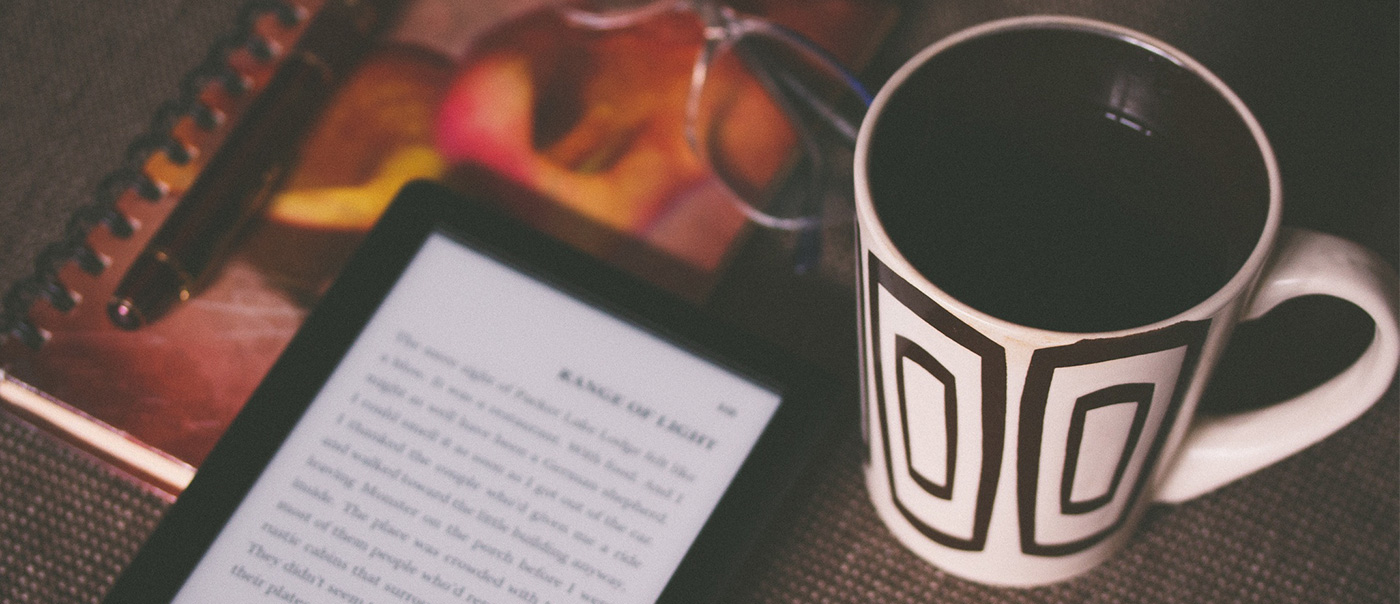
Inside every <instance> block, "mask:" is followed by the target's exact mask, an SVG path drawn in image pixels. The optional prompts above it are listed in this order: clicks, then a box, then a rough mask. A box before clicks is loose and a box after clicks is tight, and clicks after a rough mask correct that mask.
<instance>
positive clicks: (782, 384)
mask: <svg viewBox="0 0 1400 604" xmlns="http://www.w3.org/2000/svg"><path fill="white" fill-rule="evenodd" d="M434 232H444V233H446V234H449V235H450V236H452V237H453V238H454V239H457V240H459V241H462V242H464V243H466V244H468V245H469V246H471V247H473V248H475V249H478V250H480V251H483V252H485V253H487V254H488V255H491V256H494V257H496V258H497V259H498V260H502V261H504V262H505V263H507V264H509V265H511V266H513V267H514V268H517V269H518V270H521V271H522V272H524V273H526V274H528V275H530V276H533V277H535V278H537V279H539V280H541V281H543V282H545V283H547V284H549V285H551V286H553V287H555V288H556V289H558V290H560V291H563V292H565V293H567V294H570V295H572V296H573V297H575V298H578V299H580V300H582V301H584V302H585V303H588V304H590V305H592V306H594V307H597V308H600V309H602V310H604V311H607V312H609V313H611V314H614V315H616V316H618V317H620V318H623V319H624V320H628V321H630V322H632V323H633V324H636V325H639V326H641V327H643V328H644V329H646V330H648V331H651V332H652V333H654V334H656V335H658V336H661V337H662V338H664V339H666V340H668V341H671V342H673V343H675V344H677V345H679V346H681V347H682V348H684V349H686V350H689V351H691V352H692V353H694V354H696V355H698V356H701V357H703V358H707V359H709V360H711V361H713V362H716V363H717V364H719V365H722V366H725V367H727V368H730V369H731V370H733V371H735V372H736V373H738V374H740V375H743V376H745V377H747V378H749V379H751V380H753V381H755V382H758V383H760V384H763V385H765V386H767V387H770V388H772V389H773V390H775V391H776V392H778V393H779V395H780V396H781V398H782V402H781V404H780V405H779V408H778V410H777V411H776V412H775V414H774V416H773V418H772V419H771V420H770V421H769V424H768V426H767V427H766V429H765V430H764V432H763V434H762V436H761V437H760V438H759V440H758V442H757V444H756V445H755V446H754V448H753V450H752V451H751V452H750V454H749V456H748V458H747V459H746V460H745V461H744V463H743V465H742V466H741V467H740V469H739V472H738V474H737V476H736V477H735V479H734V480H733V481H732V482H731V483H730V485H729V488H728V489H727V490H726V491H725V494H724V495H723V497H722V498H721V499H720V502H719V504H718V505H717V506H716V508H715V510H714V512H713V513H712V514H711V516H710V518H709V519H708V520H707V521H706V523H705V525H704V527H703V528H702V529H701V531H700V534H699V536H698V537H697V538H696V540H695V541H694V543H692V545H691V547H690V549H689V550H688V551H687V553H686V554H685V556H684V558H683V559H682V561H681V564H680V567H679V568H678V569H677V570H676V572H675V573H674V574H673V575H672V577H671V579H670V581H669V582H668V583H667V586H666V588H665V590H664V591H663V592H662V594H661V596H660V599H659V600H658V602H667V603H671V602H703V601H709V600H711V599H713V598H714V597H715V596H716V595H718V594H719V593H720V591H721V590H722V589H723V586H724V585H725V584H726V583H727V582H728V580H729V579H730V578H731V576H732V574H733V573H734V571H736V570H737V569H738V567H739V564H740V563H741V561H742V560H743V557H744V554H745V553H746V552H747V550H748V549H749V548H750V547H751V546H752V544H753V541H754V540H755V539H756V537H757V535H758V534H759V532H760V531H759V529H760V528H761V526H762V525H763V524H764V523H765V522H766V521H767V519H768V518H769V517H771V516H772V514H773V512H774V511H775V510H776V509H777V507H778V505H779V503H780V502H781V499H782V497H783V495H784V494H785V492H786V491H787V490H788V488H789V487H790V486H791V485H792V483H793V482H794V481H795V479H796V478H797V476H798V474H799V473H800V471H801V469H802V467H803V466H804V465H805V462H806V460H807V459H808V458H809V457H810V456H811V454H812V453H813V449H814V447H815V446H816V445H817V444H818V442H819V441H821V440H822V439H823V437H824V436H825V435H826V434H827V432H828V431H829V430H830V428H831V425H832V424H833V423H834V417H835V401H834V398H833V395H834V393H836V392H838V391H839V389H838V388H837V387H836V385H835V383H834V382H833V381H832V380H831V378H830V377H829V376H827V375H825V374H824V373H823V372H821V371H820V370H817V369H815V368H813V367H811V366H808V365H805V364H803V363H802V362H800V361H798V360H797V359H794V358H792V356H791V355H790V354H786V353H783V352H781V351H779V350H778V349H777V348H775V347H772V346H770V345H768V344H766V343H764V342H762V341H760V340H759V339H757V338H756V337H752V336H747V335H743V334H741V333H739V332H738V331H737V330H736V329H734V328H732V327H729V326H726V325H723V324H721V323H720V322H719V320H717V319H715V318H713V317H708V316H706V315H704V314H703V313H702V312H700V311H698V310H697V309H696V308H694V307H693V306H691V305H688V304H685V303H683V302H681V301H679V300H678V299H676V298H675V297H673V296H671V295H669V294H667V293H665V292H663V291H661V290H659V289H657V288H655V287H653V286H650V285H649V284H647V283H644V282H642V281H640V280H638V279H636V278H634V277H632V276H630V275H627V274H624V273H623V272H621V271H619V270H616V269H614V268H613V267H611V266H608V265H605V264H603V263H602V262H600V261H598V260H597V259H595V258H593V257H590V256H588V255H586V254H583V253H581V252H579V251H577V250H575V249H573V248H570V247H568V246H566V245H564V244H562V243H560V242H559V241H557V240H554V239H551V238H549V237H547V236H544V235H542V234H540V233H539V232H537V231H535V230H533V229H532V228H530V227H528V226H526V225H524V224H522V223H519V222H517V221H515V220H514V219H512V218H508V217H506V216H505V215H504V214H501V213H499V212H498V211H496V210H494V209H493V208H491V207H490V206H489V204H487V203H485V202H482V201H478V200H473V199H468V198H466V197H463V196H460V195H459V194H457V193H454V192H452V191H449V190H447V189H445V188H443V187H441V186H439V185H435V184H431V183H426V182H418V183H411V184H409V185H408V186H407V187H405V188H404V189H403V190H402V191H401V192H400V193H399V195H398V196H397V197H396V199H395V201H394V202H393V204H392V205H391V206H390V207H389V209H388V210H387V211H386V212H385V214H384V216H383V218H381V220H380V221H379V223H378V224H377V225H376V226H375V227H374V229H373V230H372V231H371V232H370V234H369V235H368V236H367V237H366V239H365V240H364V242H363V243H362V245H361V246H360V248H359V249H358V250H357V251H356V253H355V255H354V256H353V257H352V258H351V260H350V261H349V262H348V263H347V265H346V266H345V268H344V269H343V270H342V272H341V274H340V277H339V278H337V280H336V282H335V284H334V285H332V287H331V288H330V290H329V291H328V292H327V294H326V295H325V297H324V298H323V299H322V301H321V303H320V304H319V305H318V306H317V307H316V308H315V310H314V311H313V312H312V313H311V314H310V316H308V318H307V319H306V322H305V323H304V324H303V326H302V327H301V329H300V330H299V331H298V332H297V335H296V336H295V337H294V338H293V339H292V341H291V342H290V343H289V344H288V346H287V348H286V350H285V351H284V352H283V353H282V355H281V357H280V358H279V359H278V361H277V363H276V364H275V365H274V366H273V368H272V369H271V370H270V371H269V373H268V374H267V375H266V377H265V378H264V379H263V381H262V383H261V384H260V385H259V387H258V388H257V390H256V391H254V393H253V395H252V396H251V398H250V399H249V401H248V403H247V405H245V407H244V408H243V410H242V411H241V412H240V413H239V415H238V417H237V418H236V419H235V420H234V422H233V423H232V424H231V425H230V427H229V429H228V430H227V432H226V433H225V435H224V436H223V438H221V439H220V440H219V442H218V444H217V445H216V446H215V447H214V449H213V451H212V452H211V453H210V455H209V456H208V458H207V459H206V460H205V462H204V463H203V465H202V466H201V467H200V469H199V471H198V473H197V474H196V475H195V477H194V480H193V481H191V483H190V485H189V487H188V488H187V489H186V490H185V491H184V493H182V494H181V496H180V497H179V499H178V500H177V501H176V502H175V504H174V505H173V506H172V507H171V508H170V510H169V512H168V513H167V514H166V515H165V517H164V518H163V519H162V520H161V522H160V524H159V525H158V526H157V527H156V530H155V531H154V533H152V535H151V537H150V538H149V540H148V541H147V542H146V544H145V545H144V546H143V547H142V548H141V550H140V551H139V552H138V554H137V556H136V557H135V558H134V559H133V560H132V562H131V564H130V565H128V566H127V568H126V569H125V571H124V572H123V573H122V574H121V575H120V576H119V577H118V580H117V582H116V584H115V585H114V586H113V589H112V590H111V592H110V593H109V594H108V596H107V598H106V599H105V600H104V601H105V602H107V603H109V604H118V603H126V602H142V603H150V602H168V601H170V600H171V599H172V598H173V597H174V595H175V594H176V593H177V592H178V591H179V589H180V587H181V586H182V585H183V584H184V582H185V581H186V580H187V578H188V577H189V575H190V573H191V572H192V571H193V570H194V567H195V565H196V564H197V563H198V562H199V560H200V558H202V557H203V555H204V553H205V552H206V551H207V550H208V548H209V547H210V545H211V544H212V543H213V541H214V539H215V537H217V536H218V534H219V531H220V530H221V529H222V527H223V525H224V524H225V523H226V522H227V521H228V519H229V518H230V517H231V515H232V514H233V512H234V510H235V509H236V508H237V507H238V506H239V505H240V504H241V502H242V500H243V498H244V496H245V495H246V494H247V492H248V490H249V489H250V488H251V487H252V485H253V483H254V481H255V480H256V479H257V478H258V476H259V474H261V472H262V471H263V469H264V468H265V467H266V466H267V464H268V463H269V461H270V460H271V459H272V456H273V455H274V454H275V453H276V451H277V450H278V448H279V447H280V445H281V443H282V441H283V440H284V439H286V437H287V436H288V434H289V433H290V432H291V430H292V428H293V427H294V425H295V423H296V421H297V420H298V419H299V418H300V417H301V415H302V414H303V412H304V411H305V410H306V408H307V406H308V405H309V404H310V403H311V401H312V399H313V398H314V397H315V396H316V395H317V393H318V392H319V391H320V390H321V388H322V386H323V384H324V383H325V382H326V380H327V379H329V377H330V375H331V373H332V371H333V370H334V369H335V368H336V366H337V365H339V363H340V362H341V359H342V357H343V356H344V355H345V353H346V352H347V351H348V350H349V348H350V346H351V344H353V343H354V341H355V340H356V338H358V337H359V334H360V332H361V330H362V329H363V328H364V326H365V325H366V323H367V322H368V321H369V319H370V318H371V316H372V315H373V314H374V312H375V310H376V309H377V308H378V307H379V306H380V304H381V303H382V302H383V300H384V297H385V296H386V295H387V293H388V292H389V290H390V289H391V288H392V287H393V285H394V284H395V283H396V282H397V280H398V277H399V275H400V274H401V273H402V272H403V270H404V268H405V267H406V266H407V264H408V263H409V262H410V261H411V260H412V258H413V256H414V255H415V254H416V252H417V250H418V249H419V247H420V246H421V244H422V243H423V241H424V240H425V239H426V238H427V237H428V236H429V235H431V234H432V233H434Z"/></svg>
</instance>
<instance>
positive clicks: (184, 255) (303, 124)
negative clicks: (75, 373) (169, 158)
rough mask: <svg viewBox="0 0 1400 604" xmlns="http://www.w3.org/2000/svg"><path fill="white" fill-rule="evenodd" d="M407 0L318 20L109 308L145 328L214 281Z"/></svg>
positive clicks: (354, 7) (351, 3)
mask: <svg viewBox="0 0 1400 604" xmlns="http://www.w3.org/2000/svg"><path fill="white" fill-rule="evenodd" d="M398 4H399V2H398V0H335V1H332V2H329V3H328V4H327V5H326V6H325V7H324V8H322V9H321V11H320V12H319V13H318V14H317V16H316V17H315V20H314V21H312V23H311V24H310V25H308V26H307V29H306V31H305V32H304V33H303V34H302V37H301V40H300V42H298V43H297V46H296V48H295V49H294V50H293V51H292V53H291V54H290V55H289V56H288V57H287V58H286V59H284V60H283V63H282V65H281V66H280V67H279V68H278V70H277V73H276V75H274V76H273V78H272V81H271V82H269V83H268V85H267V87H266V88H265V89H264V90H263V91H262V93H261V94H260V95H259V97H258V100H257V101H255V102H254V104H253V105H252V107H250V108H249V109H248V112H247V113H246V114H245V115H244V116H243V118H242V119H241V120H239V123H238V125H237V126H235V128H234V130H233V132H231V133H230V134H229V136H228V139H227V140H226V141H225V142H224V144H223V146H222V148H221V149H220V150H219V152H218V153H217V154H216V155H215V156H214V157H213V158H212V159H211V160H210V162H209V164H208V165H207V166H205V168H204V170H203V172H201V174H200V176H199V178H198V179H196V180H195V182H194V184H193V185H192V186H191V187H190V189H189V191H188V192H186V193H185V195H184V199H183V200H181V202H180V204H179V205H177V206H176V207H175V209H174V210H173V211H171V213H170V215H169V216H168V217H167V218H166V219H165V222H164V224H162V225H161V228H160V230H159V231H157V232H156V233H155V235H153V236H152V237H151V240H150V242H149V243H148V244H147V247H146V249H145V250H143V251H142V252H141V254H140V256H138V257H137V258H136V260H135V261H134V262H133V263H132V265H131V267H130V268H129V269H128V270H127V273H126V275H125V276H124V277H122V281H121V283H120V284H118V285H117V289H116V291H115V292H114V293H113V295H112V300H111V302H110V303H109V304H108V306H107V314H108V316H109V317H111V320H112V322H113V323H114V324H116V325H117V326H118V327H121V328H123V329H136V328H138V327H141V326H142V325H145V324H147V323H149V322H151V321H154V320H156V319H157V318H159V317H160V316H162V315H164V314H165V313H166V312H169V311H170V309H172V308H173V307H175V305H177V304H179V303H180V302H183V301H185V300H188V299H189V297H190V296H191V295H193V294H194V293H195V292H196V291H198V290H199V289H200V288H201V287H203V286H204V285H205V282H206V281H207V280H208V278H209V276H210V274H211V273H213V272H214V269H215V268H216V267H217V265H218V263H219V261H220V259H221V258H222V257H223V256H224V254H225V253H226V252H227V251H228V249H229V248H230V247H231V246H232V244H233V242H234V240H235V239H236V237H237V235H238V232H239V230H240V229H241V227H242V226H243V225H244V224H245V223H246V222H247V221H248V220H249V219H250V218H252V217H253V216H256V215H257V214H258V212H259V211H261V210H262V208H263V206H264V205H265V204H266V203H267V200H268V199H269V198H270V197H271V193H272V191H274V190H275V189H276V188H277V186H278V184H280V182H281V180H282V175H283V174H284V173H285V171H286V168H287V166H288V165H289V164H290V162H291V160H292V158H293V157H294V155H295V153H296V148H297V145H298V144H299V143H300V141H301V139H302V138H303V137H304V135H305V134H306V133H307V132H308V131H309V130H310V127H311V125H312V123H313V122H314V119H313V118H314V117H315V115H316V114H317V113H318V112H319V111H320V109H321V107H322V106H323V105H325V103H326V101H327V100H328V99H329V98H330V96H331V93H332V92H333V91H334V90H335V86H336V84H337V83H339V81H340V80H341V79H342V78H343V77H344V76H345V75H346V74H347V73H348V72H349V71H350V69H351V68H353V67H354V65H355V64H356V63H357V62H358V61H359V59H360V57H361V56H363V55H364V54H365V52H366V51H367V50H368V49H369V47H370V45H371V44H372V43H373V41H374V39H375V37H376V35H377V34H378V33H379V32H380V31H382V29H383V28H384V27H385V25H386V24H387V22H388V21H389V20H390V17H391V16H392V14H393V13H394V11H395V8H396V7H397V5H398Z"/></svg>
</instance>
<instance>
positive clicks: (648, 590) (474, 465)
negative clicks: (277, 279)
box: [175, 232, 781, 604]
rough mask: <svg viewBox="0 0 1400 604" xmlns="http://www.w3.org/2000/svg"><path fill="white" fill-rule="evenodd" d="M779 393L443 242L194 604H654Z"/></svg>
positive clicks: (218, 559)
mask: <svg viewBox="0 0 1400 604" xmlns="http://www.w3.org/2000/svg"><path fill="white" fill-rule="evenodd" d="M342 278H345V277H342ZM780 400H781V396H780V394H779V393H778V392H775V391H774V390H773V389H771V388H769V387H765V386H764V385H762V384H760V383H758V382H755V381H753V380H751V379H749V378H747V377H745V376H743V375H740V374H738V373H736V372H734V371H731V370H729V369H726V368H725V367H723V366H721V365H719V364H716V363H713V362H711V361H709V360H706V359H705V358H702V357H700V356H696V355H695V354H693V353H691V352H688V351H687V350H685V349H683V348H680V347H678V346H676V345H674V344H672V343H670V342H668V341H667V340H665V339H662V338H660V337H657V336H656V335H654V334H653V333H652V332H651V331H649V330H647V329H643V328H641V327H639V326H637V325H635V324H633V323H631V322H629V321H627V320H623V319H620V318H618V317H617V316H615V315H613V314H611V313H609V312H606V311H604V310H601V309H600V308H598V307H596V306H593V305H591V304H589V303H586V302H583V301H581V300H580V299H579V298H576V297H573V296H571V295H568V294H565V293H562V292H561V291H559V290H557V289H555V288H554V287H552V286H550V285H548V284H546V283H544V282H542V281H539V280H537V279H535V278H533V277H531V276H529V275H527V274H525V273H522V272H519V271H517V270H516V269H514V268H512V267H511V266H510V265H507V264H505V263H502V262H501V261H499V260H497V259H496V258H494V257H493V256H491V255H488V254H485V253H483V252H481V251H479V250H477V249H475V248H473V247H469V246H467V245H464V244H462V243H460V242H459V241H457V240H456V239H454V238H453V237H452V236H450V235H447V234H444V233H441V232H436V233H433V234H431V235H429V237H428V238H427V239H426V240H425V241H424V243H423V245H422V247H421V248H420V249H419V251H418V252H417V254H416V255H415V256H414V258H413V260H412V261H411V262H410V263H409V265H408V267H407V269H406V270H405V271H404V273H403V274H402V275H401V276H400V277H399V278H398V280H397V282H396V283H395V285H394V286H393V287H392V289H391V290H390V291H389V294H388V296H387V298H385V300H384V302H383V304H382V305H380V306H379V308H378V310H376V311H375V313H374V315H373V317H372V318H371V319H370V321H369V323H368V324H367V325H366V327H365V329H364V330H363V331H362V332H361V334H360V335H359V336H358V338H357V339H356V340H355V342H354V343H353V345H352V346H351V347H350V348H349V350H348V352H347V353H346V355H345V357H344V358H343V360H342V361H341V362H340V363H339V365H338V366H337V367H336V369H335V371H334V372H333V373H332V374H331V376H330V378H329V380H328V381H327V382H326V383H325V385H324V386H323V387H322V388H321V390H320V392H319V393H318V394H317V395H316V396H315V398H314V400H313V401H312V403H311V404H310V406H309V407H308V408H307V410H306V412H305V414H304V415H303V416H302V417H301V419H300V420H299V421H298V422H297V424H296V427H295V428H294V429H293V431H292V433H291V434H290V436H289V437H288V438H287V439H286V440H285V441H284V442H283V443H282V445H281V446H280V448H279V449H278V450H277V453H276V454H275V455H274V457H273V459H272V461H271V463H270V464H269V465H268V467H267V469H266V470H265V471H264V472H263V473H262V474H261V476H260V477H259V478H258V479H257V481H256V483H255V484H254V485H253V487H252V489H251V490H250V491H249V492H248V494H247V496H246V498H245V499H244V500H243V502H242V503H241V504H240V505H239V507H238V508H237V510H236V511H235V512H234V514H233V516H232V517H231V518H230V520H229V522H228V523H227V524H226V525H225V526H224V527H223V528H222V530H221V531H220V532H219V534H218V537H217V538H216V539H215V541H214V543H213V545H212V547H210V549H209V550H208V552H207V553H206V554H205V556H204V557H203V558H202V559H201V560H200V561H199V563H198V564H197V566H196V568H195V570H194V573H193V574H192V575H191V576H190V577H189V580H188V581H187V582H186V583H185V585H184V586H183V588H182V589H181V590H180V591H179V594H178V596H177V597H176V600H175V601H177V602H190V603H192V602H198V603H203V602H214V601H239V602H267V603H274V602H292V603H297V602H305V603H322V602H349V603H365V604H368V603H371V602H373V603H384V602H411V603H424V602H491V603H508V602H529V603H535V604H544V603H546V602H555V603H558V602H565V601H568V602H599V603H601V602H608V603H622V602H651V601H654V600H655V599H656V598H657V596H658V595H659V594H660V593H661V591H662V590H663V588H664V587H665V586H666V584H667V581H668V580H669V578H670V577H671V575H672V573H673V572H675V569H676V568H677V566H678V565H679V564H680V562H681V560H682V558H683V557H684V556H685V554H686V551H687V550H688V549H689V547H690V544H691V542H692V541H693V540H694V539H695V537H696V535H697V534H698V533H699V532H700V529H701V527H702V526H703V525H704V523H705V521H706V519H707V518H708V517H709V515H710V513H711V511H712V510H713V508H714V506H715V504H716V503H717V502H718V501H719V499H720V497H721V496H722V495H723V494H724V491H725V489H726V487H727V485H728V484H729V483H730V481H731V480H732V479H733V478H734V476H735V474H736V472H737V471H738V470H739V467H740V466H741V464H743V462H744V460H745V458H746V457H747V455H748V453H749V451H750V449H751V448H752V447H753V446H754V444H755V442H756V441H757V440H758V438H759V436H760V434H761V433H762V432H763V430H764V427H765V426H766V425H767V423H768V422H769V420H770V419H771V418H772V417H773V414H774V412H775V410H776V409H777V408H778V406H779V403H780Z"/></svg>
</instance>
